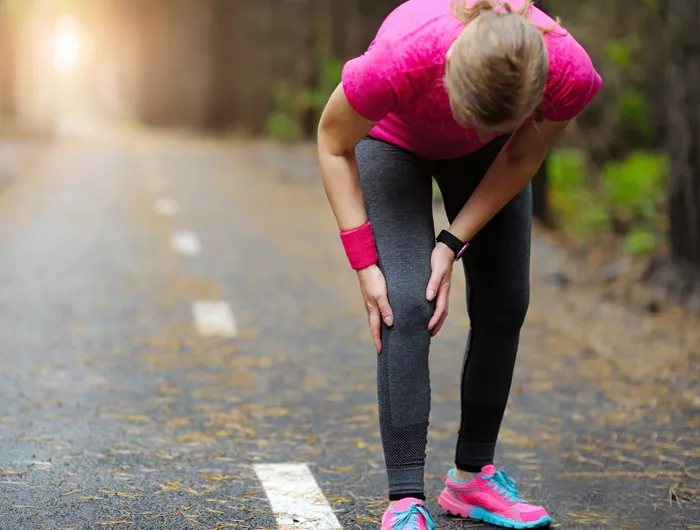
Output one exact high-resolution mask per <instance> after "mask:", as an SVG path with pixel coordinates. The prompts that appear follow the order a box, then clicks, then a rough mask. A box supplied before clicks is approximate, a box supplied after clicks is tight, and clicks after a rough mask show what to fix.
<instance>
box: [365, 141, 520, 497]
mask: <svg viewBox="0 0 700 530" xmlns="http://www.w3.org/2000/svg"><path fill="white" fill-rule="evenodd" d="M506 140H507V137H502V138H498V139H496V140H494V141H493V142H491V143H490V144H489V145H487V146H485V147H483V148H481V149H480V150H478V151H476V152H475V153H472V154H470V155H467V156H465V157H462V158H458V159H452V160H442V161H433V160H425V159H422V158H419V157H417V156H415V155H413V154H411V153H409V152H407V151H405V150H403V149H401V148H399V147H396V146H394V145H391V144H388V143H385V142H382V141H379V140H376V139H373V138H369V137H367V138H365V139H363V140H362V141H361V142H360V143H359V144H358V145H357V148H356V156H357V162H358V166H359V170H360V180H361V184H362V192H363V196H364V201H365V205H366V208H367V215H368V217H369V220H370V221H371V223H372V227H373V230H374V237H375V240H376V244H377V252H378V255H379V263H378V266H379V268H380V269H381V270H382V272H383V273H384V276H385V277H386V281H387V289H388V294H389V303H390V304H391V307H392V310H393V312H394V325H393V326H392V327H387V326H385V325H384V324H382V331H381V339H382V352H381V354H380V355H379V356H378V371H377V379H378V397H379V422H380V430H381V437H382V444H383V446H384V457H385V462H386V467H387V474H388V482H389V498H390V500H398V499H401V498H404V497H418V498H424V493H423V468H424V465H425V446H426V442H427V432H428V418H429V414H430V374H429V368H428V350H429V347H430V340H431V337H430V333H429V331H428V321H429V320H430V317H431V316H432V314H433V311H434V302H428V301H427V300H426V299H425V290H426V286H427V284H428V280H429V278H430V256H431V252H432V250H433V247H434V244H435V243H434V241H435V228H434V224H433V210H432V181H431V176H432V177H435V180H436V181H437V183H438V185H439V186H440V189H441V191H442V195H443V201H444V205H445V211H446V213H447V217H448V219H449V220H450V222H451V221H452V220H453V219H454V218H455V216H456V215H457V214H458V213H459V211H460V210H461V208H462V206H463V205H464V204H465V202H466V201H467V199H468V198H469V196H470V195H471V194H472V192H473V191H474V190H475V189H476V186H477V184H478V183H479V182H480V180H481V178H482V177H483V176H484V174H485V173H486V171H487V169H488V168H489V166H490V165H491V163H492V162H493V160H494V158H495V157H496V155H497V154H498V153H499V151H500V150H501V148H502V147H503V145H504V144H505V142H506ZM531 222H532V192H531V188H530V186H528V187H527V188H525V189H523V190H522V191H521V192H520V193H519V194H518V195H517V196H516V197H515V198H514V199H513V200H512V201H511V202H509V203H508V204H507V205H506V206H505V208H503V209H502V210H501V211H500V212H499V213H498V214H497V215H496V216H495V217H494V218H493V219H492V220H491V221H490V222H489V223H488V224H487V225H486V226H485V227H484V228H483V229H482V230H481V231H480V232H479V233H478V234H477V235H476V236H475V237H474V238H473V240H472V242H471V246H470V247H469V249H468V250H467V252H466V253H465V254H464V257H463V258H462V259H463V263H464V267H465V272H466V275H467V279H468V282H467V285H468V287H467V310H468V311H469V317H470V321H471V330H470V333H469V338H468V339H467V346H466V353H465V357H464V362H463V368H462V399H461V407H462V414H461V427H460V430H459V436H458V440H457V448H456V455H455V464H456V466H457V468H459V469H462V470H464V471H474V472H476V471H480V470H481V467H482V466H484V465H486V464H490V463H493V457H494V451H495V447H496V440H497V438H498V432H499V430H500V427H501V421H502V420H503V413H504V411H505V407H506V403H507V401H508V394H509V392H510V387H511V381H512V377H513V369H514V366H515V357H516V353H517V349H518V341H519V337H520V328H521V327H522V324H523V321H524V319H525V314H526V313H527V309H528V304H529V301H530V283H529V282H530V230H531Z"/></svg>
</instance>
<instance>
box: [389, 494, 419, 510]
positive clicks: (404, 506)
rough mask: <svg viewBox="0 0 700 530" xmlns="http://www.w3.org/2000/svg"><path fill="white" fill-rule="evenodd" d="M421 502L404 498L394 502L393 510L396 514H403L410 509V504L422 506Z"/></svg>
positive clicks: (411, 498)
mask: <svg viewBox="0 0 700 530" xmlns="http://www.w3.org/2000/svg"><path fill="white" fill-rule="evenodd" d="M422 502H423V501H421V500H420V499H414V498H413V497H406V498H405V499H401V500H400V501H396V504H394V510H396V511H398V512H405V511H406V510H408V509H409V508H410V507H411V504H413V503H416V504H422Z"/></svg>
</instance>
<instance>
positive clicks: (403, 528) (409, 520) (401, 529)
mask: <svg viewBox="0 0 700 530" xmlns="http://www.w3.org/2000/svg"><path fill="white" fill-rule="evenodd" d="M421 515H422V516H423V518H424V519H425V524H426V526H427V527H428V530H435V523H434V522H433V520H432V519H431V517H430V514H429V513H428V510H426V509H425V507H424V506H422V505H420V504H418V503H415V502H414V503H412V504H411V505H410V506H409V508H408V510H405V511H403V512H399V511H394V518H393V519H392V521H391V522H392V524H393V525H394V530H421V527H420V520H419V517H420V516H421Z"/></svg>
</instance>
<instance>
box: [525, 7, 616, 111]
mask: <svg viewBox="0 0 700 530" xmlns="http://www.w3.org/2000/svg"><path fill="white" fill-rule="evenodd" d="M545 16H546V15H545ZM547 19H548V20H552V19H550V18H549V17H547ZM533 22H535V23H536V24H537V25H538V26H540V27H549V26H542V25H541V24H539V23H538V22H537V21H536V20H535V19H533ZM552 22H554V21H553V20H552ZM555 24H556V23H555ZM544 39H545V42H546V44H547V50H548V53H549V77H548V80H547V88H546V90H545V93H544V98H543V107H544V110H545V117H546V118H548V119H552V120H555V121H566V120H569V119H572V118H574V117H575V116H577V115H578V114H579V113H580V112H581V111H582V110H583V109H584V108H585V107H586V106H587V105H588V104H589V103H590V102H591V100H592V99H593V97H594V96H595V95H596V94H597V93H598V91H599V90H600V88H601V86H602V78H601V76H600V74H599V73H598V72H597V71H596V68H595V66H594V64H593V62H592V60H591V57H590V55H589V54H588V52H587V51H586V50H585V48H584V47H583V46H582V45H581V43H580V42H579V41H578V40H577V39H576V38H575V37H574V35H572V34H571V32H569V31H568V30H567V29H566V28H565V27H563V26H560V25H558V24H557V25H556V26H555V27H553V28H552V29H551V31H548V32H547V33H545V35H544Z"/></svg>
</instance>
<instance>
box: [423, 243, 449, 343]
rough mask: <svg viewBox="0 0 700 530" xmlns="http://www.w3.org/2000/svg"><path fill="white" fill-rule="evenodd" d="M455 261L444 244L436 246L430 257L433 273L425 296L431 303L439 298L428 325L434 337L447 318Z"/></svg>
mask: <svg viewBox="0 0 700 530" xmlns="http://www.w3.org/2000/svg"><path fill="white" fill-rule="evenodd" d="M454 259H455V255H454V252H453V251H452V250H451V249H450V248H449V247H448V246H447V245H444V244H442V243H438V244H437V245H435V248H434V249H433V254H432V256H431V257H430V269H431V271H432V272H431V275H430V281H429V282H428V288H427V290H426V293H425V296H426V298H427V299H428V300H430V301H432V300H434V299H435V298H436V297H437V300H436V301H435V313H433V317H432V318H431V319H430V322H429V323H428V329H429V330H430V335H431V336H432V337H434V336H435V335H437V334H438V332H439V331H440V328H442V325H443V324H444V322H445V319H446V318H447V313H448V306H449V302H450V282H451V281H452V268H453V266H454Z"/></svg>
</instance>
